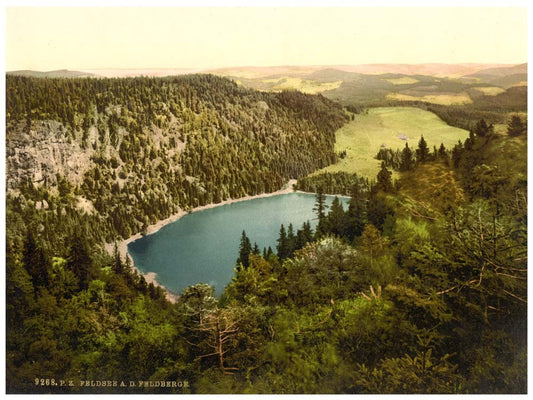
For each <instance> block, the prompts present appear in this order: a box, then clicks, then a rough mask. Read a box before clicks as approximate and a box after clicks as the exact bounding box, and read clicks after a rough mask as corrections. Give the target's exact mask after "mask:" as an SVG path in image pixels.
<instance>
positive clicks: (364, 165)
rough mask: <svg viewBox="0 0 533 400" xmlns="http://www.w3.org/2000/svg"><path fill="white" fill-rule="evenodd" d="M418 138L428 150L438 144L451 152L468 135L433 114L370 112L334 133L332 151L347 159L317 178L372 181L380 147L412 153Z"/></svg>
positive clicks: (404, 109) (410, 110) (403, 110)
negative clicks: (342, 175)
mask: <svg viewBox="0 0 533 400" xmlns="http://www.w3.org/2000/svg"><path fill="white" fill-rule="evenodd" d="M421 135H424V139H425V140H426V142H427V143H428V146H429V148H430V149H433V146H437V148H438V147H439V146H440V144H441V143H444V146H446V148H448V149H450V148H452V147H453V146H454V145H455V144H456V143H457V141H458V140H461V141H463V142H464V140H465V139H466V138H467V137H468V131H465V130H464V129H459V128H455V127H453V126H449V125H447V124H446V123H445V122H444V121H442V120H441V119H440V118H439V117H437V116H436V115H435V114H433V113H432V112H429V111H424V110H421V109H419V108H412V107H380V108H371V109H369V110H368V113H366V114H356V115H355V116H354V120H353V121H351V122H350V123H348V124H346V125H345V126H343V127H342V128H341V129H339V130H338V131H337V132H336V145H335V150H336V151H337V152H342V151H346V157H344V158H343V159H340V160H339V161H338V162H337V163H336V164H333V165H330V166H328V167H326V168H324V169H322V170H320V171H317V172H316V174H319V173H321V172H339V171H344V172H348V173H357V174H359V175H361V176H366V177H369V178H375V177H376V175H377V173H378V171H379V168H380V165H381V162H380V161H379V160H376V158H375V157H376V154H377V153H378V151H379V149H380V148H381V147H387V148H390V149H403V148H404V147H405V143H406V142H407V143H409V147H411V148H412V149H413V150H414V149H415V148H416V147H417V146H418V141H419V140H420V136H421ZM402 138H407V139H406V140H404V139H402Z"/></svg>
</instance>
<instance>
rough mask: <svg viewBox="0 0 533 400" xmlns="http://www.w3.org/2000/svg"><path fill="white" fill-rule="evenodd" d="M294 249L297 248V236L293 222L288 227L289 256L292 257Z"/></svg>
mask: <svg viewBox="0 0 533 400" xmlns="http://www.w3.org/2000/svg"><path fill="white" fill-rule="evenodd" d="M294 250H296V236H295V234H294V227H293V226H292V223H291V224H289V227H288V229H287V257H292V256H293V254H294Z"/></svg>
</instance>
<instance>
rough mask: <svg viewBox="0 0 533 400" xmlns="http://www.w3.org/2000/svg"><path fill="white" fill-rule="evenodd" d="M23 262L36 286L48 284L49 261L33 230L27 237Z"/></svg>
mask: <svg viewBox="0 0 533 400" xmlns="http://www.w3.org/2000/svg"><path fill="white" fill-rule="evenodd" d="M23 263H24V268H25V269H26V271H27V272H28V274H29V275H30V277H31V281H32V283H33V286H34V287H35V288H37V287H39V286H41V287H46V286H48V283H49V273H48V268H47V264H48V263H47V260H46V257H45V255H44V251H43V249H42V248H41V247H40V246H39V245H38V244H37V242H36V240H35V237H34V236H33V233H32V232H31V231H28V234H27V237H26V243H25V246H24V250H23Z"/></svg>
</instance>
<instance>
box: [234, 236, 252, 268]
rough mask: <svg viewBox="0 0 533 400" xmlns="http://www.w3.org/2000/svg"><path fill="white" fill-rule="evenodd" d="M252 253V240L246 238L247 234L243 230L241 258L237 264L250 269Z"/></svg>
mask: <svg viewBox="0 0 533 400" xmlns="http://www.w3.org/2000/svg"><path fill="white" fill-rule="evenodd" d="M251 252H252V244H251V243H250V239H248V236H246V232H245V231H244V230H243V231H242V234H241V243H240V245H239V258H238V259H237V263H238V264H241V265H242V266H243V267H244V268H248V266H249V265H250V253H251Z"/></svg>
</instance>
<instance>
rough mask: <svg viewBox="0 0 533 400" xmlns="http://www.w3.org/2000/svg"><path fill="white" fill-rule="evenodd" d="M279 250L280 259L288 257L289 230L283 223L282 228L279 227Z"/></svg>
mask: <svg viewBox="0 0 533 400" xmlns="http://www.w3.org/2000/svg"><path fill="white" fill-rule="evenodd" d="M277 251H278V258H279V259H280V260H283V259H285V258H287V257H288V255H289V246H288V241H287V232H286V231H285V227H284V226H283V224H281V228H280V229H279V237H278V245H277Z"/></svg>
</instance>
